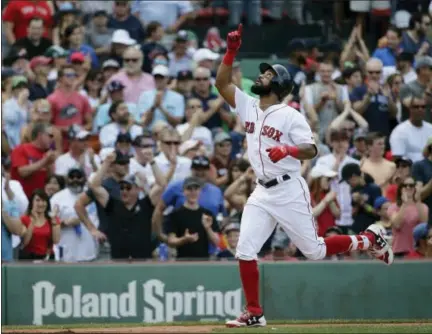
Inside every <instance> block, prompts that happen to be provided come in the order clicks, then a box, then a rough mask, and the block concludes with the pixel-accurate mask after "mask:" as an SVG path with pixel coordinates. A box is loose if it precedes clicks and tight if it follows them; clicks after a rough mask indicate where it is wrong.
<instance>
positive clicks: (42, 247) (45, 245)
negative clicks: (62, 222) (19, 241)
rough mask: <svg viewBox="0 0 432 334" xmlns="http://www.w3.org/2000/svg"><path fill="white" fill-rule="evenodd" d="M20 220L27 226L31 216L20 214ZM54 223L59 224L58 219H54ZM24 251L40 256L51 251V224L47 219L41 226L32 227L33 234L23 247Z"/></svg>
mask: <svg viewBox="0 0 432 334" xmlns="http://www.w3.org/2000/svg"><path fill="white" fill-rule="evenodd" d="M21 222H22V223H23V224H24V225H25V227H29V225H30V223H31V218H30V217H29V216H22V217H21ZM56 223H57V224H59V221H58V220H56ZM24 251H25V252H28V253H31V254H36V255H42V256H43V255H46V254H52V253H53V242H52V226H51V224H50V222H49V221H45V224H43V225H42V226H39V227H36V226H35V227H34V228H33V236H32V238H31V239H30V242H29V243H28V245H27V246H25V247H24Z"/></svg>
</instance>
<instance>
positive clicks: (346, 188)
mask: <svg viewBox="0 0 432 334" xmlns="http://www.w3.org/2000/svg"><path fill="white" fill-rule="evenodd" d="M353 163H354V164H357V165H359V164H360V162H359V161H358V160H356V159H354V158H351V157H350V156H348V155H346V156H345V158H344V159H343V161H342V162H341V164H340V166H339V169H338V178H337V179H335V180H334V181H333V182H332V183H331V189H332V190H333V191H334V192H336V194H337V200H338V203H339V207H340V210H341V217H340V219H339V220H336V225H339V226H351V225H352V224H353V219H352V205H351V187H350V185H349V184H348V183H346V182H342V183H339V181H340V179H341V178H342V168H343V167H344V166H345V165H347V164H353ZM335 164H336V157H335V156H334V155H333V154H332V153H330V154H327V155H324V156H322V157H320V158H318V160H317V162H316V165H317V166H319V165H321V166H326V167H327V168H330V169H333V167H334V166H335Z"/></svg>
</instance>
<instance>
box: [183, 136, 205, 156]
mask: <svg viewBox="0 0 432 334" xmlns="http://www.w3.org/2000/svg"><path fill="white" fill-rule="evenodd" d="M199 144H200V141H198V140H195V139H189V140H186V141H185V142H183V143H182V144H181V145H180V147H179V153H180V155H184V154H186V153H187V152H188V151H190V150H191V149H193V148H196V147H197V146H198V145H199Z"/></svg>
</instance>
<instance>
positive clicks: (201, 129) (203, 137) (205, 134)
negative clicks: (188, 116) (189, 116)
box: [176, 123, 213, 155]
mask: <svg viewBox="0 0 432 334" xmlns="http://www.w3.org/2000/svg"><path fill="white" fill-rule="evenodd" d="M188 128H189V123H184V124H179V125H177V127H176V129H177V131H178V133H179V134H180V135H183V134H184V133H185V132H186V130H187V129H188ZM191 139H194V140H199V141H200V142H202V143H203V144H204V146H205V148H206V151H207V153H208V154H209V155H212V154H213V137H212V133H211V131H210V130H209V129H208V128H206V127H205V126H197V127H195V129H194V130H193V132H192V136H191Z"/></svg>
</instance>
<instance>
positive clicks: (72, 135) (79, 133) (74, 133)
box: [68, 125, 90, 140]
mask: <svg viewBox="0 0 432 334" xmlns="http://www.w3.org/2000/svg"><path fill="white" fill-rule="evenodd" d="M88 136H90V132H88V131H87V130H84V129H83V128H81V127H80V126H79V125H73V126H71V127H70V128H69V131H68V137H69V139H71V140H83V139H86V138H87V137H88Z"/></svg>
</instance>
